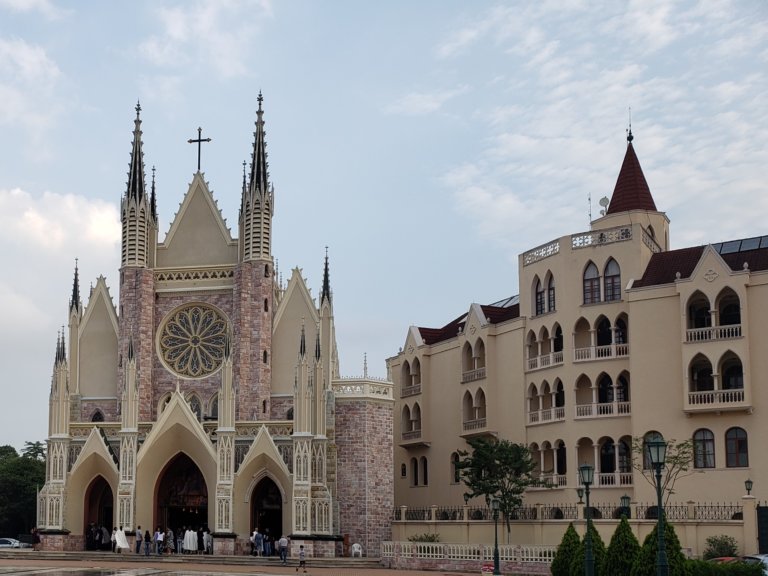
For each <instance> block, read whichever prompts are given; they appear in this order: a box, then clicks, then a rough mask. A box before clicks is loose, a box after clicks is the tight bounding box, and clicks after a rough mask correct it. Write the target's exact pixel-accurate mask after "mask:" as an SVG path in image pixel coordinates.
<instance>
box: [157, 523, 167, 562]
mask: <svg viewBox="0 0 768 576" xmlns="http://www.w3.org/2000/svg"><path fill="white" fill-rule="evenodd" d="M164 542H165V532H163V531H162V530H161V529H160V526H158V527H157V530H156V531H155V547H156V549H157V555H158V556H162V555H163V543H164Z"/></svg>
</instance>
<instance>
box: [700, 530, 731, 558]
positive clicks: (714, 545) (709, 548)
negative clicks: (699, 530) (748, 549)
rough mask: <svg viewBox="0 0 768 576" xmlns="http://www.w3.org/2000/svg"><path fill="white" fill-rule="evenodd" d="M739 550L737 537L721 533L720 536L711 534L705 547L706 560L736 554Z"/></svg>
mask: <svg viewBox="0 0 768 576" xmlns="http://www.w3.org/2000/svg"><path fill="white" fill-rule="evenodd" d="M738 552H739V546H738V544H737V543H736V538H734V537H733V536H727V535H725V534H720V535H719V536H710V537H709V538H707V540H706V547H705V548H704V560H709V559H710V558H720V557H721V556H736V555H737V554H738Z"/></svg>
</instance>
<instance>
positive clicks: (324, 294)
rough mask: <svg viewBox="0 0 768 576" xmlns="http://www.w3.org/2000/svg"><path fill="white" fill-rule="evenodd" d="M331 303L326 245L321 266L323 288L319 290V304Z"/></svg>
mask: <svg viewBox="0 0 768 576" xmlns="http://www.w3.org/2000/svg"><path fill="white" fill-rule="evenodd" d="M326 300H327V301H328V303H329V304H330V303H331V274H330V269H329V267H328V246H326V247H325V267H324V268H323V288H322V290H321V291H320V304H322V303H323V302H325V301H326Z"/></svg>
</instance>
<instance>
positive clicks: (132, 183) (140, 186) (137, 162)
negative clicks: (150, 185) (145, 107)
mask: <svg viewBox="0 0 768 576" xmlns="http://www.w3.org/2000/svg"><path fill="white" fill-rule="evenodd" d="M140 112H141V104H139V103H138V102H136V119H135V120H134V121H133V145H132V147H131V162H130V165H129V166H130V167H129V169H128V191H127V192H126V196H127V197H128V198H134V199H135V200H136V201H138V202H141V200H142V198H144V188H145V183H144V152H143V150H142V142H141V118H140V116H139V113H140Z"/></svg>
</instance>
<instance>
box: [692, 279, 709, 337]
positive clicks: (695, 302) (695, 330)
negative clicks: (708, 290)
mask: <svg viewBox="0 0 768 576" xmlns="http://www.w3.org/2000/svg"><path fill="white" fill-rule="evenodd" d="M710 309H711V306H710V304H709V298H707V297H706V296H705V295H704V294H703V293H702V292H700V291H698V290H697V291H696V292H694V293H693V294H691V297H690V298H689V299H688V304H687V306H686V310H687V312H688V317H687V325H688V326H687V328H688V330H686V341H687V342H702V341H707V340H712V336H713V333H712V329H711V327H712V313H711V311H710Z"/></svg>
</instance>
